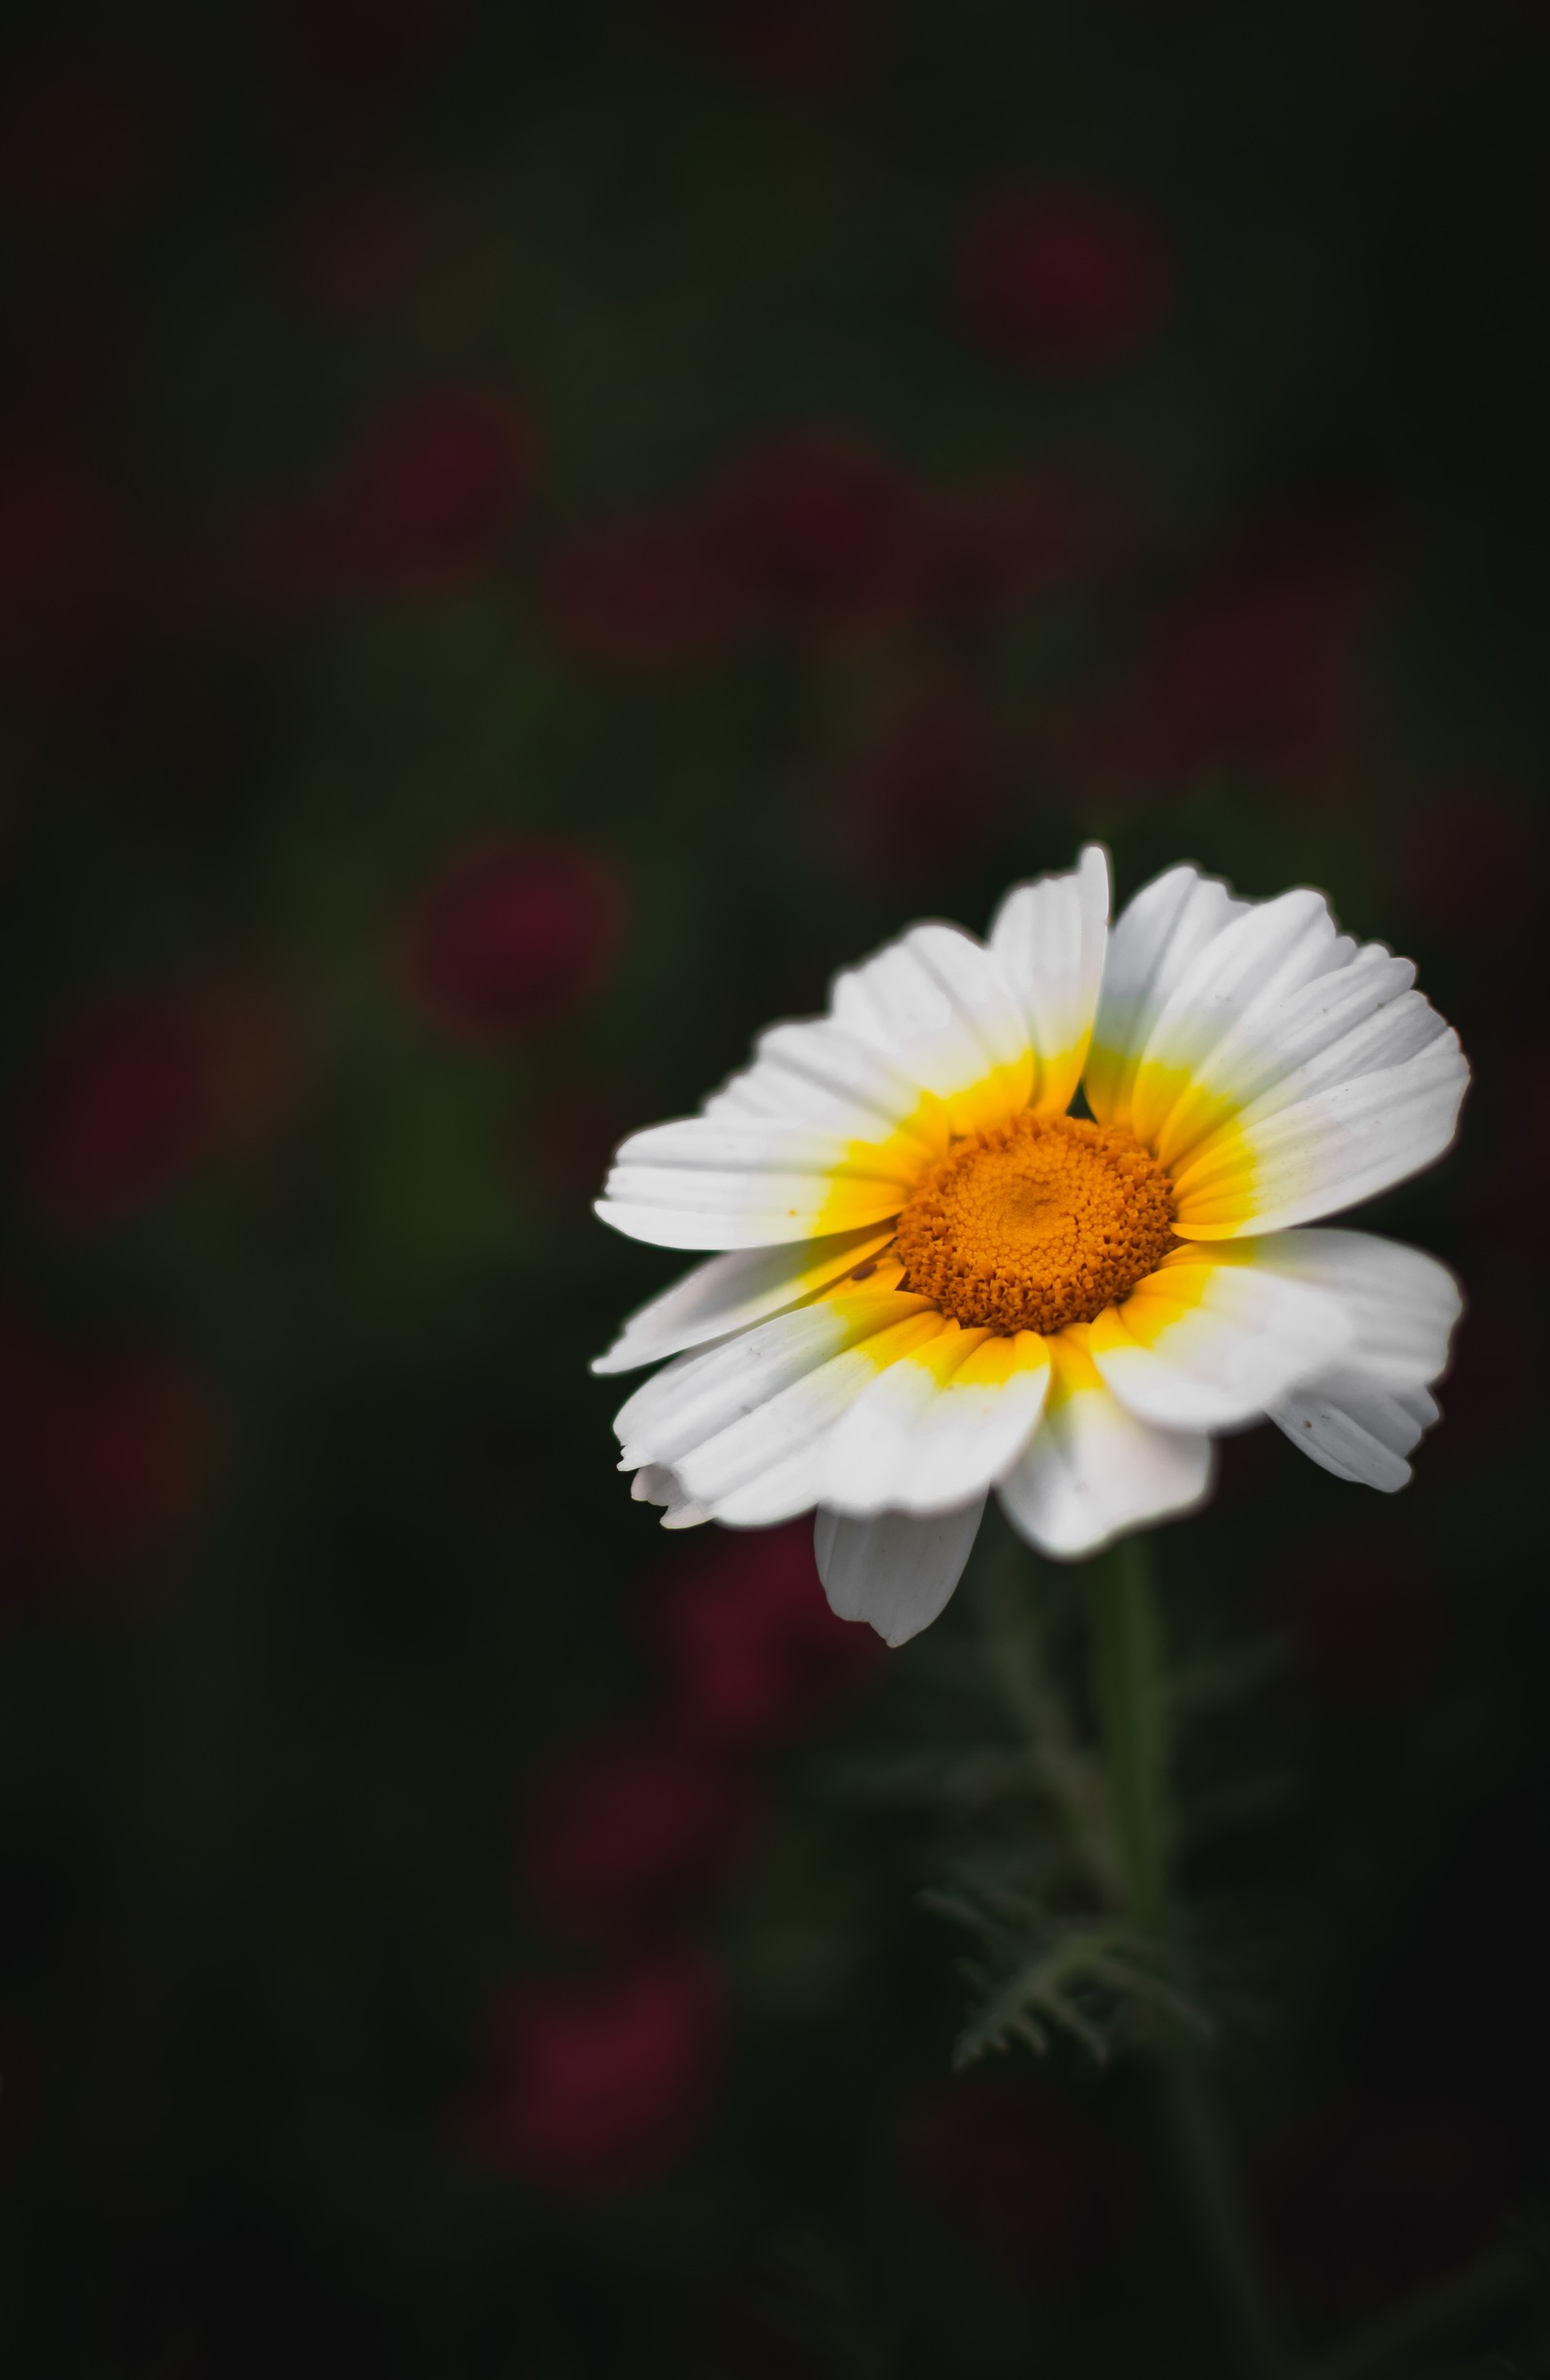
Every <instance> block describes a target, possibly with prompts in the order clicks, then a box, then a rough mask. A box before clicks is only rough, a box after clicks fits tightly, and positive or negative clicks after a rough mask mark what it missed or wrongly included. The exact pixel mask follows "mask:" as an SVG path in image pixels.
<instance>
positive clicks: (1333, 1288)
mask: <svg viewBox="0 0 1550 2380" xmlns="http://www.w3.org/2000/svg"><path fill="white" fill-rule="evenodd" d="M1108 912H1109V885H1108V864H1107V860H1106V856H1105V854H1104V853H1103V852H1102V850H1101V849H1100V848H1098V847H1096V846H1092V847H1089V848H1088V849H1087V850H1086V851H1084V852H1083V853H1082V856H1081V859H1080V861H1079V863H1078V865H1077V867H1076V868H1075V870H1074V871H1073V872H1072V873H1071V874H1070V875H1058V876H1044V877H1040V878H1039V880H1038V882H1036V883H1033V884H1024V885H1019V886H1017V887H1016V889H1015V890H1014V891H1012V892H1009V893H1008V895H1007V898H1006V899H1005V900H1004V901H1003V902H1002V905H1001V907H1000V909H999V910H998V911H997V914H996V918H995V922H994V924H992V926H991V929H990V936H989V940H988V942H984V943H981V942H978V941H977V940H976V939H975V937H974V936H973V935H972V934H968V933H965V932H963V931H962V930H961V929H960V928H959V927H957V926H955V925H941V924H925V925H915V926H912V927H911V929H910V931H909V932H908V933H906V934H905V935H903V936H902V937H901V938H900V940H898V941H897V942H894V943H891V944H889V945H888V947H887V948H886V949H885V950H883V951H880V952H879V953H878V954H877V955H876V956H875V957H873V958H870V959H868V960H866V961H865V962H864V964H862V965H861V966H859V967H856V968H854V969H853V970H851V971H849V972H847V973H845V974H843V975H841V976H839V977H838V978H837V979H836V981H835V984H834V986H833V990H832V995H831V998H830V1001H829V1010H828V1014H827V1016H826V1017H822V1018H814V1019H812V1020H811V1021H809V1022H805V1023H799V1024H777V1025H775V1026H773V1027H772V1028H771V1029H770V1031H768V1032H767V1033H765V1034H763V1035H762V1036H761V1037H760V1041H759V1043H758V1045H757V1048H756V1051H755V1055H754V1060H753V1063H752V1064H751V1065H750V1066H749V1067H747V1068H746V1069H745V1071H744V1072H743V1073H741V1074H738V1075H734V1076H733V1077H732V1078H731V1080H729V1082H728V1083H727V1084H726V1085H725V1086H724V1087H723V1088H722V1089H721V1090H719V1091H717V1092H716V1093H715V1094H714V1096H713V1097H711V1098H710V1099H708V1100H707V1101H706V1102H705V1105H704V1107H703V1109H702V1110H701V1112H700V1113H699V1114H698V1115H697V1116H692V1117H689V1118H686V1119H685V1120H683V1121H681V1122H677V1123H670V1124H659V1125H657V1126H655V1127H654V1128H653V1129H652V1130H650V1131H646V1132H637V1133H635V1134H634V1135H633V1136H632V1138H631V1139H629V1140H628V1141H626V1142H625V1143H624V1144H623V1146H622V1147H621V1148H620V1149H619V1151H618V1154H617V1158H616V1160H615V1163H614V1166H613V1170H612V1172H611V1174H609V1177H608V1182H607V1187H606V1192H605V1195H604V1198H603V1199H602V1200H601V1201H600V1202H599V1205H598V1212H599V1213H600V1214H601V1215H602V1216H603V1217H604V1221H606V1222H608V1223H611V1224H613V1225H614V1226H615V1227H616V1228H617V1229H618V1230H619V1231H622V1232H627V1233H629V1234H630V1235H631V1236H632V1237H635V1238H636V1239H645V1240H650V1241H652V1242H653V1243H654V1244H655V1245H657V1246H659V1247H666V1248H713V1249H717V1250H720V1251H722V1253H720V1254H717V1255H715V1256H713V1257H712V1258H711V1259H710V1261H709V1263H708V1264H703V1265H700V1266H698V1267H697V1268H696V1269H695V1270H694V1271H693V1272H691V1273H689V1274H688V1276H687V1277H686V1278H685V1279H683V1280H681V1281H680V1282H678V1284H677V1285H676V1286H675V1287H674V1288H672V1289H669V1290H668V1291H667V1292H666V1295H665V1296H663V1297H660V1298H658V1299H656V1300H654V1301H653V1302H652V1303H651V1304H650V1305H647V1306H645V1307H643V1308H642V1309H641V1311H640V1312H639V1313H637V1314H635V1316H634V1317H633V1318H632V1319H631V1321H630V1322H629V1323H627V1324H626V1326H625V1329H624V1331H623V1332H622V1334H621V1336H620V1338H619V1339H618V1341H617V1343H616V1344H615V1345H614V1346H613V1347H612V1348H610V1349H609V1351H608V1353H607V1354H606V1355H605V1356H604V1357H602V1358H600V1359H599V1361H598V1362H597V1364H596V1365H595V1366H594V1368H595V1369H596V1370H598V1371H601V1372H623V1371H629V1370H631V1369H632V1368H633V1367H635V1366H636V1365H639V1364H645V1363H655V1362H658V1361H659V1360H660V1359H662V1358H664V1357H668V1358H671V1359H672V1360H671V1361H670V1362H666V1364H665V1365H664V1367H663V1369H662V1370H660V1371H659V1372H657V1373H656V1374H655V1375H654V1376H653V1377H652V1378H651V1379H650V1380H648V1381H647V1382H646V1383H645V1385H644V1386H643V1387H641V1388H639V1389H637V1390H636V1391H635V1394H634V1395H633V1396H632V1397H631V1398H630V1399H629V1401H628V1402H627V1403H626V1404H625V1405H624V1407H623V1408H622V1410H621V1411H620V1413H619V1416H618V1421H617V1424H616V1426H617V1429H618V1433H619V1437H620V1440H621V1443H622V1448H623V1459H622V1462H621V1465H620V1468H621V1469H622V1470H626V1471H632V1472H634V1473H635V1485H634V1492H635V1496H636V1497H637V1498H640V1499H644V1500H646V1501H649V1502H651V1503H654V1504H661V1505H665V1506H666V1512H665V1515H664V1524H665V1526H666V1527H668V1528H685V1527H689V1526H691V1525H692V1524H693V1523H695V1522H697V1521H700V1520H707V1519H710V1520H720V1521H723V1522H726V1523H728V1524H729V1526H731V1527H734V1528H758V1527H760V1526H763V1525H766V1524H768V1523H770V1522H774V1521H780V1520H787V1519H791V1518H792V1516H793V1515H795V1514H798V1513H802V1512H807V1511H816V1514H817V1525H816V1537H817V1550H818V1564H819V1569H820V1572H821V1574H822V1580H823V1583H824V1587H825V1589H826V1590H827V1593H828V1598H829V1601H830V1603H831V1604H832V1605H833V1607H834V1609H835V1611H836V1612H838V1613H842V1614H843V1615H844V1616H845V1617H847V1618H852V1619H866V1620H870V1621H871V1623H872V1625H873V1626H874V1627H875V1628H876V1629H878V1631H879V1632H880V1633H881V1634H882V1635H883V1636H884V1637H885V1638H886V1640H887V1641H888V1643H889V1644H902V1643H903V1642H904V1640H905V1639H906V1638H907V1637H911V1636H914V1635H915V1632H916V1631H917V1630H918V1629H921V1628H923V1627H925V1626H926V1625H927V1624H928V1622H929V1621H931V1620H933V1619H934V1618H935V1617H936V1615H937V1613H939V1612H940V1611H941V1610H942V1608H943V1606H944V1604H945V1603H946V1600H947V1598H948V1596H949V1595H950V1594H951V1592H952V1590H953V1588H954V1586H955V1585H956V1584H957V1581H958V1579H959V1576H960V1574H961V1572H962V1570H963V1566H964V1564H965V1562H966V1561H967V1559H968V1556H969V1550H970V1548H971V1547H972V1545H973V1543H974V1539H975V1533H976V1531H977V1528H978V1525H979V1519H980V1515H981V1513H982V1512H983V1510H984V1504H985V1498H986V1496H987V1495H988V1494H989V1493H990V1492H991V1491H992V1489H994V1491H995V1492H996V1493H997V1494H998V1495H999V1496H1000V1498H1001V1501H1002V1505H1003V1508H1004V1509H1005V1511H1006V1513H1007V1515H1008V1519H1010V1521H1011V1523H1012V1525H1013V1527H1014V1528H1016V1529H1017V1530H1018V1531H1020V1533H1021V1534H1022V1535H1023V1536H1024V1537H1025V1538H1026V1539H1027V1540H1028V1541H1029V1543H1030V1544H1032V1545H1034V1546H1036V1547H1037V1548H1038V1549H1039V1551H1040V1552H1042V1553H1046V1554H1053V1555H1056V1556H1060V1557H1064V1558H1072V1557H1075V1556H1078V1555H1082V1554H1088V1553H1092V1552H1094V1551H1095V1550H1097V1549H1098V1548H1099V1547H1101V1546H1104V1545H1107V1544H1108V1543H1109V1542H1110V1541H1111V1540H1112V1539H1114V1538H1116V1537H1119V1536H1122V1535H1124V1534H1125V1533H1126V1532H1127V1531H1129V1530H1132V1529H1136V1528H1140V1527H1142V1526H1143V1525H1144V1524H1145V1523H1147V1522H1149V1521H1153V1520H1158V1519H1163V1518H1164V1517H1166V1516H1168V1515H1174V1514H1180V1513H1184V1512H1188V1511H1190V1510H1191V1509H1193V1508H1194V1506H1195V1505H1197V1504H1199V1503H1200V1502H1201V1501H1202V1499H1203V1498H1204V1497H1205V1496H1206V1495H1207V1494H1208V1493H1209V1492H1210V1487H1211V1480H1212V1463H1213V1448H1212V1440H1213V1436H1214V1435H1215V1434H1216V1433H1219V1432H1221V1431H1224V1430H1231V1429H1238V1428H1242V1427H1244V1426H1246V1425H1248V1424H1250V1423H1252V1422H1255V1421H1257V1420H1258V1419H1260V1418H1261V1417H1263V1416H1266V1415H1268V1417H1269V1418H1270V1420H1271V1421H1273V1422H1275V1423H1277V1424H1279V1425H1280V1427H1281V1428H1282V1429H1284V1430H1285V1431H1286V1433H1287V1436H1288V1437H1289V1438H1290V1439H1291V1440H1292V1441H1293V1443H1294V1444H1296V1445H1298V1446H1300V1447H1302V1448H1303V1450H1304V1452H1305V1453H1307V1454H1309V1455H1311V1456H1313V1458H1314V1460H1315V1461H1316V1462H1318V1463H1321V1464H1322V1465H1323V1466H1324V1468H1325V1469H1326V1470H1329V1471H1333V1472H1334V1473H1335V1474H1336V1475H1337V1477H1339V1478H1341V1479H1347V1480H1356V1481H1360V1482H1362V1483H1364V1484H1365V1485H1366V1486H1368V1487H1380V1488H1385V1489H1392V1488H1396V1487H1403V1486H1404V1484H1405V1482H1406V1481H1407V1480H1408V1479H1409V1477H1410V1465H1409V1463H1408V1461H1407V1460H1406V1457H1407V1456H1409V1454H1410V1453H1411V1449H1412V1448H1413V1447H1414V1446H1415V1444H1416V1442H1417V1440H1418V1439H1419V1438H1420V1436H1421V1433H1422V1431H1423V1430H1424V1429H1426V1428H1427V1427H1428V1426H1429V1425H1430V1424H1431V1423H1433V1422H1435V1421H1436V1419H1437V1416H1438V1408H1437V1405H1436V1403H1435V1401H1434V1399H1433V1397H1432V1395H1431V1394H1430V1390H1431V1384H1432V1383H1433V1382H1434V1381H1435V1380H1436V1379H1437V1378H1438V1377H1439V1375H1440V1374H1441V1372H1442V1368H1443V1366H1444V1363H1445V1362H1446V1358H1447V1344H1448V1335H1449V1332H1450V1331H1451V1329H1452V1326H1453V1324H1454V1322H1455V1321H1456V1319H1457V1317H1458V1314H1459V1310H1460V1300H1459V1293H1458V1290H1457V1287H1456V1286H1455V1284H1454V1281H1453V1279H1452V1276H1451V1275H1450V1274H1449V1273H1448V1271H1447V1270H1446V1269H1445V1268H1444V1267H1443V1266H1442V1265H1440V1264H1439V1263H1438V1262H1437V1261H1436V1259H1435V1258H1433V1257H1430V1256H1425V1255H1422V1254H1421V1253H1420V1252H1419V1251H1418V1250H1417V1249H1414V1248H1409V1247H1402V1246H1400V1245H1398V1244H1397V1243H1396V1242H1395V1241H1393V1240H1389V1239H1380V1238H1378V1237H1373V1236H1372V1235H1369V1234H1366V1233H1358V1232H1350V1231H1329V1230H1309V1229H1308V1228H1307V1226H1308V1225H1310V1224H1313V1223H1316V1222H1317V1221H1318V1218H1320V1217H1322V1216H1325V1215H1331V1214H1336V1213H1339V1212H1340V1211H1341V1210H1342V1209H1343V1208H1345V1207H1349V1206H1354V1205H1356V1203H1357V1202H1358V1201H1359V1200H1362V1199H1366V1198H1370V1197H1372V1196H1373V1195H1374V1194H1375V1193H1376V1192H1378V1191H1380V1190H1385V1189H1387V1188H1388V1187H1389V1185H1390V1184H1391V1183H1393V1182H1397V1181H1401V1180H1403V1179H1404V1178H1405V1177H1406V1175H1408V1174H1414V1173H1415V1172H1417V1171H1418V1170H1419V1168H1421V1167H1422V1166H1425V1165H1429V1164H1431V1162H1432V1161H1433V1159H1434V1158H1436V1157H1439V1156H1441V1154H1442V1151H1443V1149H1445V1148H1446V1147H1447V1145H1448V1143H1449V1142H1450V1140H1451V1139H1452V1137H1453V1132H1454V1129H1455V1125H1456V1122H1457V1117H1458V1110H1459V1102H1460V1099H1461V1097H1462V1095H1463V1092H1464V1088H1465V1084H1466V1082H1467V1080H1468V1073H1469V1070H1468V1067H1467V1065H1466V1063H1465V1059H1464V1055H1463V1052H1462V1050H1461V1049H1460V1048H1459V1041H1458V1036H1457V1034H1456V1033H1454V1032H1453V1031H1452V1029H1451V1028H1450V1027H1449V1026H1448V1025H1446V1024H1444V1023H1443V1021H1442V1018H1440V1017H1439V1016H1438V1015H1437V1014H1436V1012H1435V1010H1433V1009H1432V1008H1431V1007H1430V1006H1429V1004H1428V1003H1427V1001H1426V1000H1425V999H1423V998H1422V996H1421V994H1420V993H1419V992H1418V991H1416V990H1414V989H1413V988H1412V986H1413V980H1414V969H1413V967H1412V966H1411V963H1410V961H1409V960H1407V959H1403V958H1395V957H1393V956H1392V955H1390V953H1389V952H1388V951H1386V950H1385V949H1384V948H1383V946H1382V945H1381V944H1380V943H1366V944H1362V945H1360V946H1358V945H1357V944H1356V943H1355V942H1353V941H1352V940H1351V939H1350V938H1349V936H1348V935H1345V934H1341V933H1339V932H1337V930H1336V927H1335V923H1334V920H1333V919H1332V917H1331V916H1330V913H1329V908H1328V905H1327V903H1326V902H1325V901H1324V899H1323V897H1322V895H1321V894H1319V893H1318V892H1307V891H1301V892H1284V893H1282V894H1281V895H1280V897H1279V898H1278V899H1275V900H1269V901H1246V900H1239V899H1236V898H1235V897H1234V896H1233V894H1232V893H1231V892H1229V891H1228V890H1227V888H1226V886H1225V884H1221V883H1218V882H1216V881H1214V880H1213V879H1212V878H1210V877H1206V876H1201V875H1200V874H1199V873H1198V872H1197V870H1196V869H1194V868H1193V867H1174V868H1170V869H1169V870H1168V871H1167V873H1166V874H1165V875H1163V876H1160V877H1159V878H1158V879H1157V881H1156V883H1155V884H1150V885H1148V886H1147V887H1146V889H1145V890H1144V892H1138V893H1137V894H1136V896H1135V898H1134V899H1133V900H1132V902H1131V904H1130V906H1129V907H1128V908H1127V909H1126V911H1125V912H1124V914H1123V916H1122V917H1121V918H1120V919H1119V921H1118V923H1117V924H1115V926H1114V928H1113V930H1112V932H1110V930H1109V923H1108ZM1078 1086H1080V1088H1081V1090H1082V1091H1083V1092H1084V1093H1085V1101H1086V1108H1087V1110H1088V1113H1087V1114H1086V1115H1083V1116H1078V1115H1073V1114H1072V1113H1071V1112H1070V1111H1071V1108H1072V1105H1073V1102H1074V1101H1075V1099H1076V1095H1077V1090H1078Z"/></svg>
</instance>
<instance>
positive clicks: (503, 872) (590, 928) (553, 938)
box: [407, 835, 624, 1040]
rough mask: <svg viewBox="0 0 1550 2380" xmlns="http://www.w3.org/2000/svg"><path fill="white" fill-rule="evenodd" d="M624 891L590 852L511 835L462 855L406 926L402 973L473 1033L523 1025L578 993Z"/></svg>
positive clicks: (618, 916)
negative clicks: (404, 969) (405, 968)
mask: <svg viewBox="0 0 1550 2380" xmlns="http://www.w3.org/2000/svg"><path fill="white" fill-rule="evenodd" d="M623 917H624V891H623V886H622V884H621V881H620V879H619V876H618V875H617V873H616V871H615V870H614V868H613V866H612V865H611V863H610V862H609V861H607V860H606V859H604V857H603V855H602V854H601V853H599V852H596V851H591V850H587V849H585V848H584V847H583V846H582V845H580V844H577V843H568V842H564V841H561V840H560V839H559V838H558V837H540V836H518V835H511V836H508V837H503V838H497V839H492V840H491V841H488V842H485V843H480V844H478V845H475V846H474V847H472V848H471V849H468V850H465V851H463V852H460V853H459V854H458V855H457V856H456V858H455V859H453V860H452V861H451V862H450V864H449V866H448V867H447V868H446V869H445V870H444V872H443V873H442V874H441V875H440V876H439V877H438V878H437V879H436V881H435V882H434V883H433V884H432V885H431V886H430V888H429V890H428V891H427V892H425V893H424V894H423V896H422V897H421V899H420V901H419V903H418V909H417V912H416V915H415V917H414V919H413V921H412V923H411V926H410V937H409V951H408V962H407V963H408V976H409V982H410V986H411V988H412V990H413V992H414V994H415V996H416V997H417V998H418V1001H419V1002H420V1004H421V1005H422V1007H423V1008H424V1009H425V1010H426V1012H427V1013H428V1014H429V1015H430V1016H431V1017H433V1018H435V1019H436V1020H437V1022H439V1023H440V1024H441V1025H442V1026H443V1027H444V1028H445V1029H446V1030H447V1031H448V1032H449V1033H452V1034H454V1035H457V1036H458V1037H460V1038H463V1039H468V1040H485V1039H493V1038H496V1037H498V1036H500V1035H502V1034H506V1033H519V1032H522V1031H524V1030H525V1029H526V1028H528V1027H530V1026H532V1025H536V1024H542V1023H543V1022H546V1021H547V1019H548V1018H551V1017H554V1016H557V1015H559V1014H561V1013H562V1012H563V1011H564V1010H566V1009H568V1008H572V1007H574V1006H575V1004H576V1003H577V1002H578V1001H580V1000H583V999H585V998H586V997H587V996H588V995H589V994H590V993H592V992H593V991H595V990H596V989H597V988H598V986H599V985H600V984H601V983H602V982H603V979H604V976H605V975H606V973H607V970H608V968H609V966H610V964H611V963H612V960H613V958H614V955H615V954H616V952H617V950H618V946H619V937H620V933H621V930H622V925H623Z"/></svg>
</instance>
